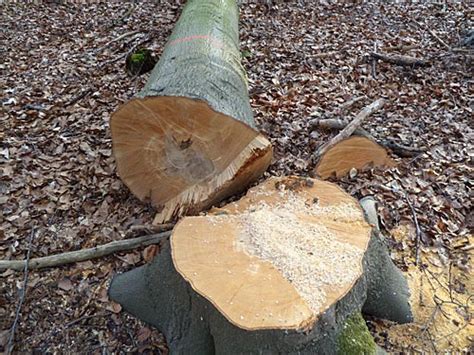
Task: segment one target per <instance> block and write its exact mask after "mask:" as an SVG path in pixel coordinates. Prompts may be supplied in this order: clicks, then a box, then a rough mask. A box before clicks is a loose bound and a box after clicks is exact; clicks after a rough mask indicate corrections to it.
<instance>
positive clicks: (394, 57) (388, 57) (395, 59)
mask: <svg viewBox="0 0 474 355" xmlns="http://www.w3.org/2000/svg"><path fill="white" fill-rule="evenodd" d="M370 56H371V57H372V58H374V60H375V59H379V60H381V61H383V62H387V63H391V64H396V65H402V66H410V67H413V68H416V67H424V66H427V65H429V64H430V63H429V62H428V61H426V60H424V59H420V58H415V57H409V56H407V55H400V54H384V53H376V52H372V53H370Z"/></svg>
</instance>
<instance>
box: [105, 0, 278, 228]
mask: <svg viewBox="0 0 474 355" xmlns="http://www.w3.org/2000/svg"><path fill="white" fill-rule="evenodd" d="M110 125H111V131H112V142H113V152H114V156H115V159H116V163H117V169H118V174H119V175H120V177H121V179H122V180H123V181H124V183H125V184H126V185H127V186H128V187H129V189H130V190H131V191H132V193H133V194H134V195H135V196H137V197H138V198H139V199H140V200H142V201H151V203H152V204H153V205H154V206H155V207H156V208H157V210H158V214H157V216H156V218H155V223H156V224H159V223H163V222H166V221H169V220H172V219H174V218H176V217H179V216H181V215H184V214H193V213H197V212H200V211H201V210H203V209H205V208H208V207H210V206H212V205H213V204H215V203H216V202H218V201H220V200H221V199H223V198H225V197H228V196H230V195H233V194H236V193H238V192H240V191H242V190H243V189H245V187H246V186H247V185H248V184H249V183H250V182H252V181H253V180H255V179H257V178H258V177H259V176H260V175H261V174H262V173H263V172H264V171H265V170H266V168H267V167H268V165H269V164H270V161H271V157H272V148H271V145H270V143H269V141H268V140H267V139H266V138H265V137H263V136H262V135H261V134H259V132H258V131H257V130H256V128H255V122H254V118H253V115H252V111H251V108H250V103H249V98H248V88H247V79H246V74H245V72H244V69H243V68H242V66H241V63H240V51H239V39H238V9H237V5H236V2H235V1H234V0H190V1H188V2H187V4H186V6H185V7H184V9H183V11H182V14H181V16H180V19H179V20H178V22H177V23H176V26H175V28H174V31H173V33H172V35H171V37H170V38H169V41H168V43H167V44H166V47H165V49H164V51H163V54H162V56H161V58H160V60H159V62H158V63H157V65H156V66H155V68H154V70H153V72H152V73H151V76H150V78H149V80H148V82H147V84H146V86H145V88H144V89H143V90H142V91H141V92H140V93H139V94H138V95H137V97H136V98H134V99H132V100H131V101H129V102H128V103H127V104H125V105H123V106H122V107H120V108H119V110H118V111H117V112H115V113H114V114H113V116H112V118H111V123H110Z"/></svg>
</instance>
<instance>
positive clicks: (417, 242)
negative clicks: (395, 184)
mask: <svg viewBox="0 0 474 355" xmlns="http://www.w3.org/2000/svg"><path fill="white" fill-rule="evenodd" d="M404 195H405V200H406V201H407V204H408V206H409V207H410V210H411V214H412V216H413V223H414V224H415V233H416V240H415V266H418V264H419V263H420V240H421V229H420V225H419V224H418V218H417V217H416V211H415V207H413V204H412V203H411V200H410V198H409V197H408V194H407V193H406V192H404Z"/></svg>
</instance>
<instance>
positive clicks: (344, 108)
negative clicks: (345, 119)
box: [338, 96, 365, 115]
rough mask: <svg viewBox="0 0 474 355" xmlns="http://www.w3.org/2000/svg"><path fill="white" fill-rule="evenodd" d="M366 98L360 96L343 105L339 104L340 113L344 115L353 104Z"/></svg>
mask: <svg viewBox="0 0 474 355" xmlns="http://www.w3.org/2000/svg"><path fill="white" fill-rule="evenodd" d="M363 99H365V96H358V97H354V98H353V99H350V100H349V101H346V102H344V103H343V104H342V105H341V106H339V110H338V112H339V114H340V115H343V114H345V112H346V111H347V110H349V109H350V108H351V107H352V106H354V105H355V104H356V103H358V102H359V101H361V100H363Z"/></svg>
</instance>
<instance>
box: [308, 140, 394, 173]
mask: <svg viewBox="0 0 474 355" xmlns="http://www.w3.org/2000/svg"><path fill="white" fill-rule="evenodd" d="M395 165H396V163H395V161H394V160H393V159H392V158H390V157H389V156H388V154H387V151H386V150H385V149H384V148H383V147H382V146H380V145H378V144H377V143H375V142H374V141H372V140H371V139H369V138H366V137H349V138H347V139H344V140H342V141H341V142H340V143H338V144H336V145H335V146H334V147H332V148H330V149H329V150H328V151H327V152H326V153H324V154H323V155H322V157H321V159H320V160H319V163H318V165H317V166H316V169H315V172H316V174H317V175H318V176H320V177H321V178H323V179H327V178H329V177H330V176H332V175H336V177H342V176H344V175H346V174H347V173H348V172H349V171H350V170H351V169H357V170H364V169H368V168H371V167H387V168H390V167H393V166H395Z"/></svg>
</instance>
